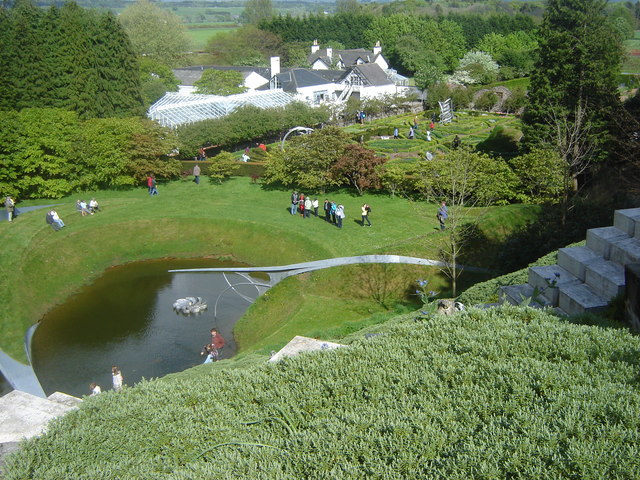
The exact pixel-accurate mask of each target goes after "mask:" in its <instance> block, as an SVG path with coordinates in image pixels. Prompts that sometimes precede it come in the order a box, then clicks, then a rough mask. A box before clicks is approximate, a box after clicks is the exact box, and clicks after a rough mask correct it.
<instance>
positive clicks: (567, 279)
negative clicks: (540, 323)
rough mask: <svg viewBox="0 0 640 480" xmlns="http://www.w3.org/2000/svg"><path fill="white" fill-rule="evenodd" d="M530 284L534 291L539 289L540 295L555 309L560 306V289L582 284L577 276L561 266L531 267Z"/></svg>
mask: <svg viewBox="0 0 640 480" xmlns="http://www.w3.org/2000/svg"><path fill="white" fill-rule="evenodd" d="M528 282H529V285H531V286H532V287H533V288H534V289H535V288H536V287H537V288H538V291H539V292H540V294H541V295H543V296H544V297H545V298H546V299H547V300H548V302H549V303H550V304H551V305H553V306H554V307H557V306H558V289H559V287H561V286H563V285H578V284H580V283H582V281H581V280H580V279H578V278H577V277H576V276H575V275H573V274H571V273H570V272H569V271H567V270H565V269H564V268H562V267H561V266H559V265H544V266H539V267H531V268H530V269H529V278H528Z"/></svg>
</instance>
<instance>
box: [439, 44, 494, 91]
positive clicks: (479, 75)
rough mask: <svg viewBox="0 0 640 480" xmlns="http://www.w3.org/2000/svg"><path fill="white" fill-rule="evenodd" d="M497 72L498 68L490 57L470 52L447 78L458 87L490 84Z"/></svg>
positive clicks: (477, 52)
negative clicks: (458, 85)
mask: <svg viewBox="0 0 640 480" xmlns="http://www.w3.org/2000/svg"><path fill="white" fill-rule="evenodd" d="M498 70H500V67H499V66H498V64H497V63H496V62H495V61H494V60H493V58H491V55H489V54H488V53H485V52H480V51H477V50H471V51H469V52H467V53H466V54H465V55H464V57H462V58H461V59H460V63H459V64H458V68H457V69H456V71H455V72H453V75H451V77H449V81H450V82H452V83H458V84H460V85H472V84H475V83H482V84H485V83H491V82H492V81H494V80H495V79H496V77H497V76H498Z"/></svg>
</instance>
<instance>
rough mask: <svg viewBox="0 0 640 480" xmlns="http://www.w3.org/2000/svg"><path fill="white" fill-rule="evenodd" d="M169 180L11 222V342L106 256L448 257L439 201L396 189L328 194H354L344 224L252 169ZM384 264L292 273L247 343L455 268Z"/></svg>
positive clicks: (248, 328)
mask: <svg viewBox="0 0 640 480" xmlns="http://www.w3.org/2000/svg"><path fill="white" fill-rule="evenodd" d="M159 192H160V195H158V196H157V197H149V195H148V194H147V192H146V187H140V188H137V189H133V190H124V191H101V192H86V193H84V194H81V195H74V196H73V197H70V198H65V199H62V200H60V201H56V202H51V201H42V202H40V203H43V204H46V203H60V206H58V207H57V210H58V212H59V214H60V216H61V217H62V219H63V220H64V221H65V223H66V224H67V227H66V228H64V229H63V230H61V231H59V232H54V231H53V230H52V229H51V228H50V227H49V226H47V225H46V224H45V222H44V214H45V212H44V211H43V210H40V211H35V212H29V213H25V214H23V215H21V216H20V217H18V218H17V219H16V221H15V222H13V223H12V224H9V223H7V222H2V223H0V234H1V235H2V236H3V238H5V240H6V242H7V245H11V248H7V249H4V250H3V251H2V252H1V253H0V272H1V273H0V287H2V288H1V291H2V293H0V299H1V301H2V303H3V305H5V308H4V309H3V311H2V313H0V348H2V350H4V351H5V352H6V353H8V354H9V355H12V356H14V357H15V358H19V359H22V360H24V353H23V347H22V342H23V337H24V332H25V331H26V329H27V328H28V327H29V326H30V325H32V324H33V323H34V322H37V321H38V320H39V319H40V318H41V317H42V316H43V315H44V313H46V312H47V311H48V310H49V309H50V308H51V307H52V306H53V305H55V304H58V303H61V302H64V300H65V299H66V298H67V297H68V296H69V295H71V294H72V293H74V292H75V291H76V290H77V289H78V288H79V287H80V286H82V285H83V284H86V283H88V282H91V281H92V280H93V279H95V278H97V277H98V276H99V275H100V274H101V273H102V272H103V271H104V270H105V269H106V268H109V267H110V266H114V265H119V264H122V263H126V262H130V261H135V260H140V259H150V258H160V257H205V256H211V257H220V258H235V259H238V260H241V261H244V262H247V263H250V264H254V265H281V264H287V263H293V262H300V261H307V260H309V261H310V260H320V259H323V258H331V257H337V256H349V255H357V254H371V253H395V254H401V255H413V256H420V257H423V258H437V252H438V244H439V241H440V240H441V239H442V238H443V237H442V234H441V233H440V232H439V231H438V230H437V228H436V219H435V215H434V213H435V210H436V207H435V206H433V205H425V204H418V203H414V202H410V201H408V200H406V199H401V198H397V197H396V198H391V197H389V196H386V195H366V196H364V197H355V196H353V195H352V194H350V193H348V192H334V193H331V194H330V195H328V196H329V198H331V199H334V200H335V201H337V202H340V203H343V204H344V205H345V210H346V214H347V218H346V219H345V225H344V228H343V229H342V230H339V229H337V228H335V227H333V226H331V225H329V224H327V223H325V222H324V221H323V220H321V219H318V218H311V219H302V218H300V217H299V216H297V215H296V216H291V215H290V214H289V213H288V208H289V194H290V192H288V191H281V190H273V189H264V188H262V187H261V186H260V185H255V184H251V182H250V180H249V179H248V178H245V177H237V178H233V179H231V180H229V181H228V182H225V183H223V184H222V185H219V184H210V183H209V182H208V181H207V179H204V180H203V182H202V183H201V184H200V185H195V184H194V183H192V182H190V181H189V180H180V181H175V182H170V183H167V184H161V185H160V186H159ZM307 193H308V192H307ZM92 196H95V197H97V199H98V201H99V202H100V203H101V205H103V207H104V211H103V212H101V213H99V214H96V215H94V216H90V217H81V216H80V215H79V214H78V213H77V212H76V211H75V200H76V199H77V198H90V197H92ZM319 198H320V202H322V201H323V200H324V197H319ZM365 201H366V202H367V203H369V204H371V205H372V206H373V213H372V215H371V221H372V222H373V227H371V228H363V227H361V226H359V225H358V224H357V223H356V220H359V218H360V215H359V214H360V210H359V207H360V205H362V203H364V202H365ZM35 203H38V202H35V201H30V202H25V204H35ZM513 208H514V209H517V210H518V211H519V214H518V215H516V216H514V217H512V218H509V212H510V207H500V208H497V209H495V210H494V212H495V213H494V214H489V215H488V216H487V217H486V218H487V221H488V219H489V218H491V217H492V216H493V215H495V216H497V217H504V219H505V220H504V221H502V220H499V219H494V221H497V222H499V223H500V222H501V223H502V224H504V225H505V229H506V230H510V229H512V228H513V227H515V226H516V225H517V224H520V223H523V222H524V221H526V220H528V219H530V218H531V216H532V215H535V211H536V210H535V209H530V210H529V209H528V208H526V207H522V206H514V207H513ZM483 221H484V220H483ZM372 268H375V267H374V266H370V267H369V270H364V269H362V268H356V267H351V268H345V269H331V270H327V271H321V272H316V273H314V274H307V275H304V276H300V277H294V278H290V279H288V280H286V281H285V282H283V283H282V284H281V285H279V286H278V287H276V288H274V289H273V290H272V291H271V292H270V293H269V295H268V296H266V297H264V298H263V299H261V300H260V301H259V302H257V303H256V304H255V305H253V306H252V307H251V309H250V311H249V312H248V313H247V319H248V320H246V319H245V320H243V321H242V322H241V323H240V324H239V327H238V328H239V331H238V338H237V340H238V343H239V345H240V348H241V350H244V351H249V350H251V348H252V347H253V345H256V344H257V343H260V345H258V346H259V347H260V348H271V347H272V346H277V345H281V344H282V343H286V341H288V340H289V339H290V338H291V333H293V332H295V333H298V334H305V333H306V334H312V333H313V332H315V333H316V334H317V333H318V332H320V331H323V329H325V328H326V329H327V330H334V329H335V328H338V327H339V325H341V324H342V323H343V322H345V321H346V322H359V321H363V319H365V318H367V317H369V316H371V315H376V314H378V313H380V312H383V311H385V309H384V308H383V307H382V305H381V304H380V302H375V301H374V300H372V295H373V294H376V295H378V294H379V293H380V292H379V290H380V288H381V287H376V286H375V285H369V286H366V288H365V287H363V286H361V285H360V282H359V279H360V278H359V277H361V276H362V275H366V276H367V278H369V277H371V276H372V275H375V276H376V278H378V277H379V278H380V279H381V280H380V281H387V283H388V286H387V287H385V289H386V290H384V292H383V293H384V294H385V295H387V296H388V299H387V306H388V307H393V305H394V303H395V301H397V300H398V299H399V298H401V297H402V296H405V295H406V292H407V291H409V289H410V288H411V282H412V281H415V280H416V279H417V278H423V277H428V278H430V279H432V281H433V282H434V285H435V286H436V287H437V289H439V290H441V291H446V290H447V282H446V279H444V278H443V277H441V274H440V273H439V272H437V271H434V269H433V268H431V269H429V268H424V269H420V268H418V267H413V266H412V267H406V268H405V269H403V271H402V273H398V272H384V271H383V272H376V271H375V270H371V269H372ZM353 285H360V286H359V287H358V288H353ZM327 306H330V308H327ZM289 323H290V325H289ZM299 326H303V327H304V328H299ZM258 337H259V338H260V342H257V339H258Z"/></svg>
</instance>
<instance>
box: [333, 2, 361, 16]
mask: <svg viewBox="0 0 640 480" xmlns="http://www.w3.org/2000/svg"><path fill="white" fill-rule="evenodd" d="M359 12H360V4H359V3H358V0H336V13H359Z"/></svg>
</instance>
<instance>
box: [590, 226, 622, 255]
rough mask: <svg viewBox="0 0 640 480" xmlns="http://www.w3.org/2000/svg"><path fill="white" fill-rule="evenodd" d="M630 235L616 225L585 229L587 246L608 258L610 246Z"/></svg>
mask: <svg viewBox="0 0 640 480" xmlns="http://www.w3.org/2000/svg"><path fill="white" fill-rule="evenodd" d="M630 238H631V237H630V236H629V235H627V234H626V233H625V232H623V231H622V230H620V229H619V228H616V227H601V228H590V229H589V230H587V247H589V248H590V249H591V250H593V251H594V252H595V253H596V254H598V255H600V256H601V257H603V258H604V259H605V260H609V258H610V257H611V246H612V245H613V244H615V243H619V242H621V241H623V240H628V239H630Z"/></svg>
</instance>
